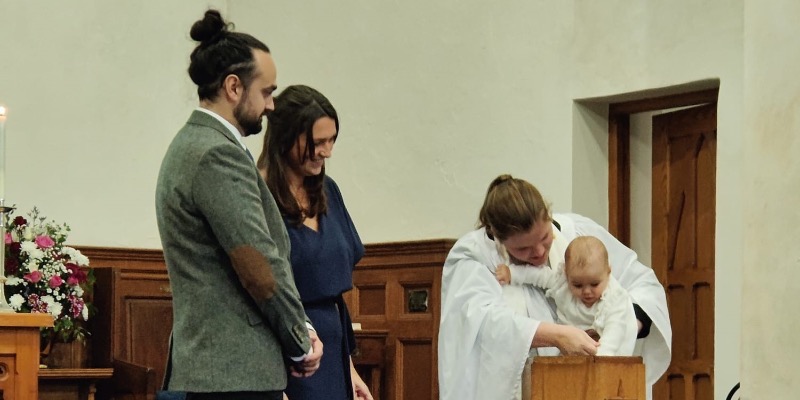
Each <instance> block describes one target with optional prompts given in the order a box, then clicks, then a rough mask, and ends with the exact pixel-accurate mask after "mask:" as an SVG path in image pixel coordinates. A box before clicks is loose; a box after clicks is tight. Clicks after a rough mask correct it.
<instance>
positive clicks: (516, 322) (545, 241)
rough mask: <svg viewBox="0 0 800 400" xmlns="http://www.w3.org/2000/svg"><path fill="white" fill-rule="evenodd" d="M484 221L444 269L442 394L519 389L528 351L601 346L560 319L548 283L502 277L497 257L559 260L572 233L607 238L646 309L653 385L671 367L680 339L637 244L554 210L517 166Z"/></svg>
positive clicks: (570, 351)
mask: <svg viewBox="0 0 800 400" xmlns="http://www.w3.org/2000/svg"><path fill="white" fill-rule="evenodd" d="M479 220H480V225H481V226H480V228H479V229H477V230H475V231H472V232H470V233H467V234H466V235H464V236H462V237H461V238H460V239H459V240H458V241H457V242H456V244H455V245H454V246H453V248H452V249H451V251H450V253H449V255H448V256H447V259H446V261H445V264H444V269H443V273H442V297H441V298H442V307H441V320H440V325H439V336H438V371H439V376H438V378H439V395H440V397H439V398H440V400H509V399H515V398H520V392H521V390H522V386H523V383H522V379H521V377H522V373H523V370H524V369H525V365H526V360H528V356H529V352H530V353H532V355H533V356H535V355H536V354H539V355H554V354H558V352H559V351H560V353H561V354H566V355H575V354H578V355H579V354H585V355H593V354H595V353H596V351H597V346H598V345H599V344H598V343H597V342H595V341H594V340H592V339H591V338H590V337H589V336H588V335H587V334H586V332H584V331H583V330H580V329H578V328H575V327H570V326H566V325H558V324H556V323H554V321H556V320H557V317H556V314H555V307H554V306H553V305H552V304H551V303H550V302H549V301H548V299H547V298H546V297H545V293H544V291H543V290H541V289H539V288H536V287H534V286H529V285H524V286H514V285H508V286H505V287H502V286H501V285H500V284H499V283H498V282H497V280H496V278H495V269H496V267H497V265H499V264H504V263H505V264H507V263H509V262H512V263H516V264H530V265H545V264H547V265H558V264H559V263H562V262H563V261H564V251H565V250H566V246H567V245H568V244H569V242H570V241H571V240H572V239H574V238H575V237H578V236H582V235H591V236H595V237H597V238H599V239H600V240H601V241H602V242H603V244H605V246H606V248H607V249H608V253H609V261H610V264H611V266H612V275H613V276H614V277H615V278H616V279H617V281H619V283H620V284H621V285H622V287H624V288H625V289H626V290H627V291H628V293H629V294H630V296H631V298H632V299H633V301H634V304H636V307H638V308H639V309H640V310H641V312H637V318H638V320H639V325H640V326H641V328H640V330H639V336H640V337H642V338H641V339H639V340H638V341H640V342H641V343H639V345H638V346H637V349H638V351H640V353H641V355H642V357H643V360H644V363H645V373H646V377H647V384H648V385H652V384H653V383H654V382H655V381H656V380H657V379H658V378H659V377H660V376H661V375H662V374H663V373H664V371H666V368H667V366H668V365H669V362H670V357H671V341H672V331H671V328H670V324H669V315H668V312H667V303H666V295H665V292H664V288H663V287H662V286H661V284H660V283H659V282H658V280H657V279H656V276H655V274H654V273H653V271H652V269H650V268H649V267H646V266H644V265H642V264H641V263H640V262H639V261H638V260H637V257H636V253H635V252H633V251H632V250H631V249H629V248H627V247H626V246H624V245H623V244H622V243H620V242H619V241H618V240H617V239H615V238H614V237H613V236H612V235H611V234H610V233H609V232H608V231H606V230H605V229H604V228H603V227H601V226H600V225H599V224H597V223H595V222H594V221H592V220H590V219H588V218H585V217H582V216H580V215H577V214H556V215H552V216H551V213H550V210H549V207H548V206H547V204H546V203H545V202H544V200H543V199H542V197H541V194H540V193H539V192H538V190H537V189H536V188H535V187H534V186H533V185H531V184H530V183H528V182H526V181H524V180H521V179H515V178H513V177H511V176H509V175H501V176H500V177H498V178H496V179H495V180H494V181H493V182H492V183H491V184H490V186H489V190H488V191H487V195H486V199H485V201H484V205H483V207H482V209H481V212H480V218H479ZM503 249H505V251H506V252H507V254H504V252H503V251H502V250H503ZM553 346H554V347H556V348H557V349H553V348H552V347H553ZM531 349H534V351H530V350H531ZM649 396H650V391H649V390H648V397H649Z"/></svg>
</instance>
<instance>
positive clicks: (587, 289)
mask: <svg viewBox="0 0 800 400" xmlns="http://www.w3.org/2000/svg"><path fill="white" fill-rule="evenodd" d="M564 258H565V263H564V274H565V275H566V276H567V282H568V283H569V290H570V292H572V295H573V296H575V298H577V299H580V301H581V302H583V304H584V305H586V307H591V306H592V305H594V303H596V302H597V301H598V300H600V296H601V295H602V294H603V292H604V291H605V290H606V286H608V279H609V276H610V274H611V266H610V265H609V264H608V251H606V246H604V245H603V242H601V241H600V239H597V238H596V237H594V236H578V237H577V238H575V239H574V240H573V241H572V242H570V244H569V246H567V251H566V253H565V257H564Z"/></svg>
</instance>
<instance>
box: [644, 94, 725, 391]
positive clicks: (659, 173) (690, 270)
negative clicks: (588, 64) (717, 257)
mask: <svg viewBox="0 0 800 400" xmlns="http://www.w3.org/2000/svg"><path fill="white" fill-rule="evenodd" d="M716 119H717V118H716V103H712V104H709V105H704V106H699V107H693V108H688V109H683V110H680V111H675V112H671V113H666V114H660V115H657V116H655V117H653V219H652V227H653V241H652V251H653V269H654V271H655V272H656V275H657V276H658V277H659V280H660V281H661V282H662V283H663V284H664V287H665V288H666V291H667V302H668V306H669V313H670V319H671V323H672V329H673V338H672V343H673V352H672V363H671V364H670V367H669V369H668V370H667V372H666V373H665V374H664V376H663V377H662V378H661V380H660V381H659V382H658V383H657V384H656V386H655V387H654V390H653V394H654V398H655V399H687V400H692V399H698V400H699V399H711V398H712V397H713V392H714V390H713V382H714V241H715V221H716V211H715V207H716V136H717V132H716Z"/></svg>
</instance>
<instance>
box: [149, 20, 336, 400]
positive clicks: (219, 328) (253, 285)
mask: <svg viewBox="0 0 800 400" xmlns="http://www.w3.org/2000/svg"><path fill="white" fill-rule="evenodd" d="M231 27H232V25H230V24H228V23H226V22H225V21H224V20H223V19H222V16H221V15H220V13H219V12H218V11H216V10H208V11H207V12H206V13H205V15H204V17H203V19H201V20H199V21H197V22H195V23H194V25H193V26H192V29H191V37H192V39H194V40H195V41H197V42H199V44H198V45H197V47H196V48H195V49H194V50H193V51H192V53H191V56H190V65H189V76H190V77H191V79H192V81H193V82H194V83H195V84H196V85H197V94H198V97H199V99H200V104H199V107H197V108H196V109H195V110H194V111H193V112H192V114H191V115H190V117H189V120H188V121H187V122H186V125H184V126H183V128H181V129H180V131H179V132H178V134H177V135H176V136H175V138H174V139H173V141H172V143H171V144H170V146H169V149H168V150H167V153H166V155H165V156H164V160H163V161H162V164H161V170H160V173H159V176H158V183H157V186H156V215H157V218H158V228H159V233H160V236H161V243H162V246H163V250H164V259H165V261H166V264H167V270H168V272H169V279H170V286H171V289H172V304H173V314H174V318H173V325H172V338H171V343H170V354H169V363H168V365H167V372H166V376H165V378H164V387H165V388H166V389H168V390H170V391H183V392H186V393H187V395H186V398H187V399H189V400H192V399H195V400H197V399H236V400H244V399H280V398H281V397H282V391H283V389H284V388H285V387H286V381H287V377H286V375H287V372H286V371H287V365H289V371H290V372H291V373H292V375H295V376H310V375H311V374H313V373H314V372H315V371H316V370H317V368H319V363H320V359H321V357H322V342H321V341H319V339H318V338H317V335H316V333H315V332H314V331H313V327H312V326H311V324H310V322H309V320H308V318H307V317H306V315H305V313H304V311H303V305H302V304H301V302H300V298H299V295H298V292H297V289H296V287H295V284H294V279H293V277H292V272H291V268H290V266H289V262H288V256H289V238H288V235H287V232H286V229H285V227H284V224H283V220H282V218H281V214H280V211H279V210H278V207H277V206H276V203H275V200H274V199H273V197H272V195H271V194H270V192H269V189H268V188H267V185H266V184H265V182H264V180H263V179H261V177H260V176H259V174H258V169H257V168H256V166H255V163H254V161H253V158H252V156H251V155H250V152H249V151H248V150H247V147H246V146H245V145H244V142H243V141H242V138H243V137H244V136H249V135H254V134H258V133H259V132H261V130H262V121H263V117H264V116H265V115H267V113H269V112H271V111H272V110H273V109H274V104H273V100H272V93H273V92H274V91H275V89H276V85H275V81H276V69H275V63H274V61H273V59H272V56H271V55H270V51H269V48H268V47H267V46H266V45H265V44H264V43H263V42H261V41H259V40H258V39H256V38H254V37H253V36H251V35H248V34H246V33H241V32H234V31H232V30H231V29H230V28H231Z"/></svg>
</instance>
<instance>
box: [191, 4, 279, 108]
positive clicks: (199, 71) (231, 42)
mask: <svg viewBox="0 0 800 400" xmlns="http://www.w3.org/2000/svg"><path fill="white" fill-rule="evenodd" d="M231 29H233V24H232V23H227V22H225V20H223V19H222V15H220V13H219V11H217V10H213V9H212V10H208V11H206V13H205V15H204V16H203V19H201V20H198V21H196V22H195V23H194V24H193V25H192V29H191V31H190V33H189V34H190V35H191V37H192V39H193V40H195V41H197V42H200V43H199V44H198V45H197V47H195V48H194V50H193V51H192V54H191V55H190V56H189V60H190V63H189V77H191V78H192V82H194V83H195V84H196V85H197V95H198V96H199V97H200V100H215V99H216V98H217V96H218V95H219V89H220V88H221V87H222V83H223V82H224V81H225V77H227V76H228V75H231V74H233V75H236V76H238V77H239V80H241V81H242V85H243V86H244V87H245V90H247V88H248V87H249V86H250V83H251V82H252V81H253V78H255V73H256V69H255V68H256V63H255V59H254V57H253V50H261V51H264V52H267V53H269V47H267V45H266V44H264V43H263V42H261V41H260V40H258V39H256V38H254V37H253V36H250V35H248V34H246V33H241V32H233V31H232V30H231Z"/></svg>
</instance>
